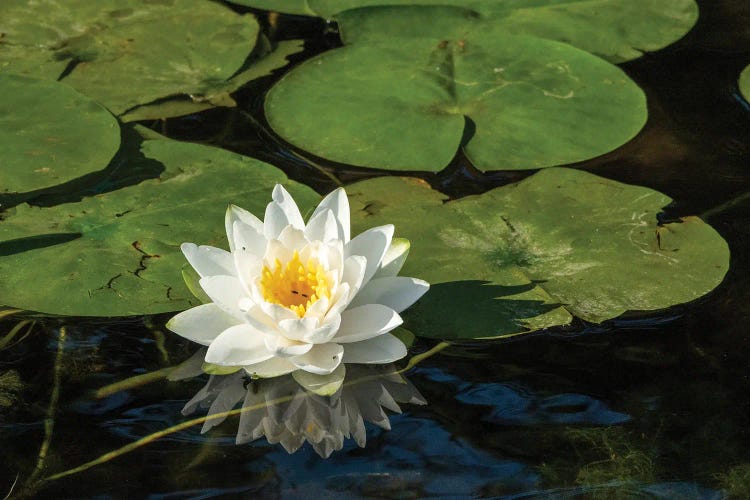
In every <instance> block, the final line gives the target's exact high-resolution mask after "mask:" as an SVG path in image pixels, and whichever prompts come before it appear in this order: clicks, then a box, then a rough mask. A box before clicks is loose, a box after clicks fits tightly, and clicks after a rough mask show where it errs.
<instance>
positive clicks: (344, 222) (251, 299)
mask: <svg viewBox="0 0 750 500" xmlns="http://www.w3.org/2000/svg"><path fill="white" fill-rule="evenodd" d="M226 231H227V236H228V238H229V249H230V251H229V252H227V251H225V250H222V249H219V248H215V247H210V246H196V245H195V244H193V243H183V245H182V252H183V253H184V254H185V257H186V258H187V260H188V262H189V263H190V265H192V266H193V268H194V269H195V270H196V271H197V272H198V274H199V275H200V277H201V279H200V286H201V288H203V290H204V291H205V292H206V294H207V295H208V297H209V298H210V299H211V301H212V302H210V303H207V304H203V305H200V306H197V307H194V308H192V309H188V310H187V311H184V312H182V313H180V314H178V315H177V316H175V317H174V318H172V319H171V320H170V321H169V323H167V327H168V328H169V329H170V330H172V331H173V332H175V333H177V334H179V335H181V336H183V337H185V338H187V339H190V340H192V341H194V342H197V343H199V344H202V345H206V346H208V351H207V352H206V358H205V360H206V362H208V363H212V364H215V365H221V366H235V367H242V368H244V369H245V371H246V372H247V373H249V374H250V375H254V376H258V377H275V376H279V375H283V374H286V373H290V372H293V371H295V370H298V369H300V370H304V371H307V372H310V373H314V374H318V375H327V374H330V373H332V372H333V371H334V370H335V369H336V368H337V367H338V366H339V364H341V363H342V362H346V363H378V364H379V363H390V362H392V361H395V360H397V359H400V358H402V357H403V356H405V355H406V347H405V346H404V344H403V343H402V342H401V341H400V340H399V339H398V338H396V337H395V336H393V335H392V334H390V333H388V332H390V331H391V330H393V329H394V328H396V327H397V326H399V325H400V324H401V323H402V320H401V316H399V313H400V312H401V311H403V310H404V309H406V308H407V307H409V306H410V305H412V304H413V303H414V302H415V301H416V300H417V299H419V298H420V297H421V296H422V295H423V294H424V293H425V292H426V291H427V289H428V288H429V284H428V283H427V282H425V281H422V280H419V279H416V278H407V277H403V276H396V275H397V274H398V271H399V270H400V269H401V266H402V265H403V263H404V260H405V259H406V254H407V253H408V250H409V244H408V242H407V241H406V240H393V225H390V224H389V225H385V226H380V227H374V228H372V229H369V230H367V231H365V232H363V233H361V234H360V235H358V236H356V237H355V238H352V239H350V229H349V201H348V199H347V197H346V193H345V192H344V190H343V189H341V188H339V189H337V190H335V191H334V192H332V193H331V194H329V195H328V196H326V197H325V198H324V199H323V201H321V202H320V204H319V205H318V207H317V208H316V209H315V211H314V212H313V214H312V216H311V217H310V220H309V221H308V223H307V224H305V222H304V220H303V219H302V215H301V214H300V211H299V208H297V205H296V204H295V202H294V200H293V199H292V197H291V196H290V195H289V193H287V191H286V190H285V189H284V188H283V187H282V186H280V185H277V186H276V187H275V188H274V190H273V201H271V203H269V204H268V206H267V207H266V213H265V218H264V220H263V221H261V220H260V219H258V218H257V217H255V216H254V215H253V214H251V213H250V212H248V211H246V210H243V209H241V208H239V207H236V206H230V207H229V209H228V210H227V215H226Z"/></svg>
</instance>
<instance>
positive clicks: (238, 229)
mask: <svg viewBox="0 0 750 500" xmlns="http://www.w3.org/2000/svg"><path fill="white" fill-rule="evenodd" d="M232 238H233V240H234V250H233V252H236V251H239V250H242V251H244V252H249V253H251V254H252V255H255V256H257V257H263V256H264V255H265V254H266V246H267V245H268V240H267V239H266V237H265V236H264V235H263V228H261V230H260V231H258V228H256V227H253V226H250V225H248V224H245V223H243V222H242V221H235V222H234V228H233V229H232Z"/></svg>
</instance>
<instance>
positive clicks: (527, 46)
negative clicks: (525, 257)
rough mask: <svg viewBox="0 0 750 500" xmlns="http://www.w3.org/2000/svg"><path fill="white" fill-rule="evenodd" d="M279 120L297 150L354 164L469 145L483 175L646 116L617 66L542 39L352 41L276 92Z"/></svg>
mask: <svg viewBox="0 0 750 500" xmlns="http://www.w3.org/2000/svg"><path fill="white" fill-rule="evenodd" d="M266 113H267V115H268V120H269V122H270V124H271V126H272V127H273V128H274V129H275V130H276V131H277V132H278V133H279V134H280V135H281V136H282V137H284V138H285V139H286V140H288V141H289V142H291V143H292V144H294V145H295V146H297V147H299V148H302V149H304V150H307V151H310V152H312V153H315V154H317V155H319V156H322V157H325V158H328V159H331V160H334V161H338V162H342V163H349V164H354V165H361V166H368V167H374V168H382V169H391V170H431V171H438V170H441V169H442V168H443V167H445V166H446V165H447V164H448V163H449V162H450V160H451V158H452V157H453V156H454V154H455V152H456V149H457V148H458V147H459V144H460V143H461V141H462V136H464V129H465V124H466V121H465V118H464V117H467V118H468V119H469V120H471V122H470V129H471V128H472V127H474V126H475V127H476V130H475V131H472V132H470V131H469V130H467V132H469V133H467V134H466V135H467V137H468V139H467V142H466V144H465V145H464V150H465V152H466V154H467V156H468V157H469V158H470V159H471V161H472V162H473V163H474V165H475V166H477V167H478V168H480V169H482V170H495V169H528V168H540V167H549V166H553V165H560V164H565V163H570V162H575V161H580V160H584V159H587V158H591V157H594V156H597V155H600V154H603V153H606V152H608V151H611V150H612V149H614V148H616V147H618V146H620V145H621V144H623V143H624V142H626V141H628V140H629V139H630V138H632V137H633V136H634V135H635V134H636V133H637V132H638V131H639V130H640V128H641V127H642V126H643V124H644V122H645V120H646V101H645V97H644V95H643V93H642V92H641V90H640V89H639V88H638V87H637V86H636V85H635V84H634V83H633V82H632V81H631V80H630V79H629V78H628V77H627V76H626V75H625V74H624V73H623V72H622V71H621V70H620V69H619V68H617V67H616V66H613V65H611V64H609V63H607V62H606V61H603V60H601V59H599V58H598V57H594V56H592V55H591V54H588V53H586V52H583V51H581V50H578V49H575V48H573V47H571V46H569V45H565V44H561V43H557V42H552V41H548V40H543V39H540V38H533V37H516V36H502V35H494V34H491V33H490V34H484V33H478V34H472V35H471V36H469V37H467V38H465V39H463V40H460V41H456V42H448V41H444V40H443V41H440V40H430V39H402V40H398V41H396V42H394V43H392V44H354V45H349V46H345V47H342V48H339V49H336V50H333V51H330V52H326V53H324V54H322V55H320V56H318V57H316V58H313V59H310V60H308V61H306V62H305V63H303V64H301V65H300V66H298V67H297V68H295V69H294V70H293V71H291V72H289V73H287V74H286V75H285V76H284V78H282V79H281V80H280V81H279V83H277V84H276V85H275V86H274V87H273V88H272V89H271V91H270V93H269V95H268V98H267V101H266Z"/></svg>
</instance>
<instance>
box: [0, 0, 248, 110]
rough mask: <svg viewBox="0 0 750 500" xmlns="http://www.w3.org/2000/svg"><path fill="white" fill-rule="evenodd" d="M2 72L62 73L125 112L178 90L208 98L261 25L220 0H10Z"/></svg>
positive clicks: (3, 25)
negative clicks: (218, 0)
mask: <svg viewBox="0 0 750 500" xmlns="http://www.w3.org/2000/svg"><path fill="white" fill-rule="evenodd" d="M0 32H2V33H3V38H2V49H3V50H0V71H10V72H14V73H21V74H27V75H31V76H37V77H41V78H49V79H58V78H59V79H62V80H63V81H64V82H66V83H68V84H70V85H72V86H73V87H75V88H77V89H78V90H80V91H81V92H83V93H84V94H86V95H88V96H89V97H92V98H94V99H96V100H97V101H99V102H101V103H102V104H104V105H105V106H106V107H107V108H109V109H110V110H111V111H112V112H113V113H114V114H116V115H120V114H122V113H125V112H126V111H128V110H131V109H133V108H135V107H137V106H139V105H143V104H148V103H151V102H153V101H156V100H158V99H163V98H167V97H172V96H176V95H179V96H189V97H190V98H192V99H194V100H196V101H210V100H211V98H212V96H213V93H214V92H215V89H216V88H217V87H222V86H223V85H226V82H227V80H229V79H230V78H231V77H232V76H234V75H235V73H236V72H237V71H239V70H240V69H241V68H242V66H243V64H244V63H245V60H246V59H247V57H248V55H249V54H250V53H251V51H252V50H253V47H254V46H255V44H256V40H257V38H258V32H259V26H258V23H257V21H256V20H255V18H253V17H252V16H250V15H246V16H241V15H238V14H236V13H234V12H232V11H231V10H230V9H228V8H226V7H224V6H221V5H219V4H218V3H216V2H197V1H194V0H160V1H148V0H100V1H97V2H90V1H87V0H67V1H65V2H57V1H53V0H39V1H35V2H28V1H26V0H4V1H3V2H2V3H0Z"/></svg>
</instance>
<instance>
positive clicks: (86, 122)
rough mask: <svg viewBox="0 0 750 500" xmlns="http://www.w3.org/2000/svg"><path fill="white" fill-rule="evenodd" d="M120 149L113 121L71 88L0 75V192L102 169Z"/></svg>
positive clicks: (57, 181)
mask: <svg viewBox="0 0 750 500" xmlns="http://www.w3.org/2000/svg"><path fill="white" fill-rule="evenodd" d="M119 145H120V127H119V126H118V125H117V120H115V118H114V117H113V116H112V115H111V114H109V112H108V111H107V110H106V109H104V108H102V107H101V106H99V105H98V104H96V103H95V102H93V101H91V100H90V99H88V98H86V97H85V96H82V95H81V94H79V93H78V92H76V91H75V90H73V89H72V88H70V87H68V86H67V85H64V84H61V83H56V82H45V81H40V80H34V79H31V78H25V77H21V76H15V75H9V74H3V73H0V193H14V192H25V191H33V190H37V189H43V188H47V187H50V186H54V185H56V184H61V183H64V182H67V181H69V180H71V179H74V178H76V177H80V176H82V175H84V174H87V173H89V172H93V171H97V170H102V169H104V168H105V167H106V166H107V163H109V160H110V159H111V158H112V156H113V155H114V154H115V152H116V151H117V148H118V147H119Z"/></svg>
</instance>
